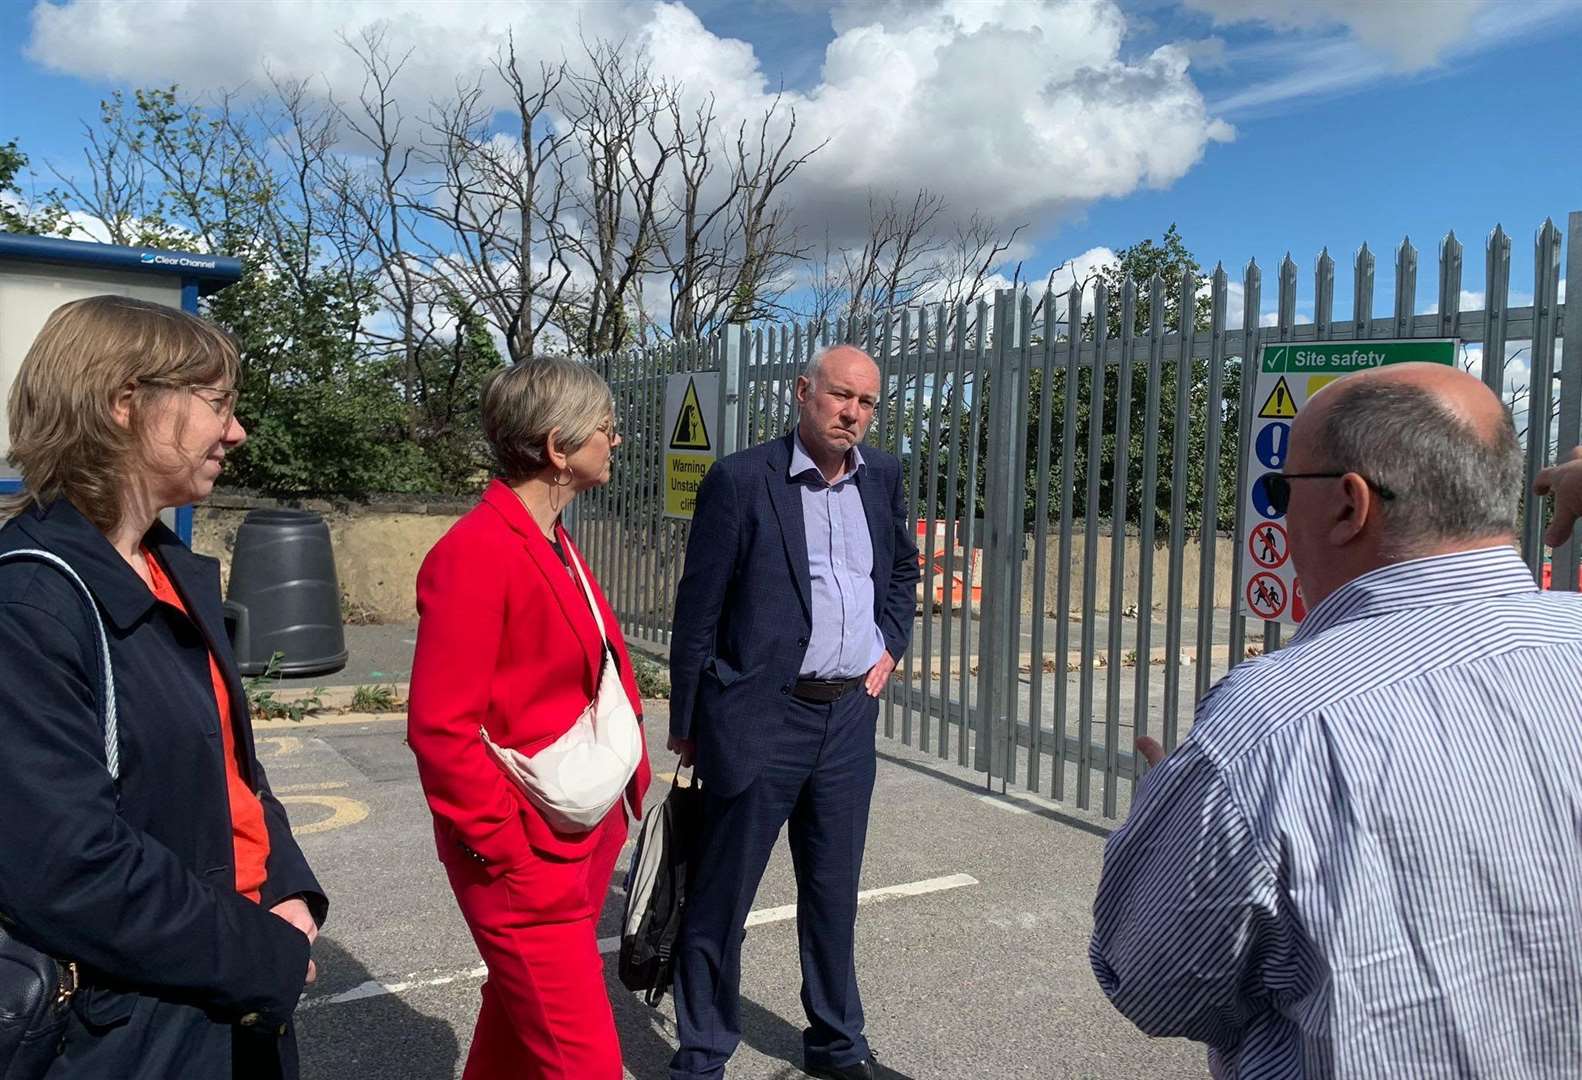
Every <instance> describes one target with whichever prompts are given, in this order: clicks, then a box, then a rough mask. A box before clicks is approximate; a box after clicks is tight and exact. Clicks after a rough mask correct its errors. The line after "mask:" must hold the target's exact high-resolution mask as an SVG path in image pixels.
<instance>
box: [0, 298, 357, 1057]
mask: <svg viewBox="0 0 1582 1080" xmlns="http://www.w3.org/2000/svg"><path fill="white" fill-rule="evenodd" d="M238 373H239V360H238V357H237V352H236V348H235V346H234V344H233V343H232V342H231V340H230V338H229V337H227V336H226V335H225V334H224V332H222V331H220V330H219V329H217V328H216V327H214V326H212V325H210V324H209V323H206V322H204V321H203V320H202V319H199V318H196V317H195V316H191V315H188V314H185V313H183V312H180V311H177V310H175V309H173V308H167V307H163V306H161V305H158V304H150V303H145V302H142V301H137V300H131V299H127V298H124V297H112V296H99V297H93V298H91V299H87V300H79V301H76V302H74V303H69V304H66V305H64V306H63V307H61V308H59V309H58V310H57V311H56V312H55V313H54V314H53V315H51V316H50V318H49V321H48V322H47V323H45V325H44V329H43V330H42V331H41V332H40V333H39V336H38V339H37V340H36V341H35V342H34V344H33V347H32V348H31V349H30V350H29V351H28V354H27V357H26V359H25V360H23V362H22V366H21V369H20V370H19V372H18V373H17V377H16V380H15V382H14V383H13V385H12V388H11V397H10V403H9V405H10V407H9V420H10V438H11V447H10V460H11V462H12V464H13V465H14V466H15V467H16V468H17V470H18V471H19V472H20V474H21V477H22V493H21V494H20V495H17V496H14V497H12V498H10V499H9V500H7V502H6V504H5V505H4V506H3V508H0V515H3V516H4V517H5V518H7V519H8V520H6V523H5V525H4V527H3V528H0V551H13V550H16V549H19V548H42V549H44V550H46V551H49V552H51V553H53V554H55V555H57V556H59V557H60V558H62V559H64V560H65V561H66V562H67V563H69V564H70V566H71V567H72V569H73V570H74V571H75V572H76V573H77V575H78V576H79V577H80V578H81V579H82V580H83V582H84V583H86V585H87V587H88V589H89V591H90V592H91V593H92V594H93V597H94V600H95V602H96V604H97V607H98V609H99V613H100V615H101V617H102V620H103V623H104V627H105V632H106V633H107V635H108V637H109V648H110V657H111V661H112V666H113V669H114V675H115V700H116V705H117V711H118V721H119V758H120V762H119V765H120V779H119V782H115V781H112V779H111V776H110V773H109V771H108V768H107V760H106V751H105V743H104V738H103V735H102V731H101V719H100V718H101V715H102V711H103V702H102V701H101V700H100V698H101V692H100V682H99V678H100V676H99V665H98V662H97V657H98V649H99V646H98V642H97V637H96V631H95V629H94V626H93V622H92V618H91V616H90V615H89V613H88V609H87V607H86V600H85V599H84V598H83V597H82V595H81V594H80V593H79V592H78V591H77V589H76V587H75V586H74V585H73V584H72V582H71V581H70V579H69V578H68V577H67V576H66V575H65V573H64V572H63V571H61V570H60V569H58V568H56V567H55V566H52V565H49V564H47V563H44V562H40V561H37V560H34V559H9V560H6V561H3V562H0V745H3V746H4V753H0V913H3V915H4V916H5V918H6V919H7V920H8V923H9V925H10V928H11V930H12V932H13V933H14V934H15V936H16V937H17V938H18V939H20V940H22V941H24V942H26V943H27V944H30V945H32V946H33V947H35V948H37V949H40V950H42V951H44V952H47V953H49V954H51V955H53V956H55V957H57V958H59V959H61V960H63V961H71V962H74V963H76V964H77V966H78V968H79V970H80V972H81V986H80V988H79V989H78V990H77V992H76V994H75V996H74V998H73V1000H72V1002H71V1008H72V1020H71V1022H70V1024H69V1026H68V1029H67V1032H66V1036H65V1039H64V1042H63V1045H62V1049H61V1052H60V1054H59V1056H58V1057H57V1058H56V1060H55V1062H54V1065H53V1066H52V1068H51V1069H50V1071H49V1073H48V1076H49V1077H50V1078H51V1080H54V1078H66V1077H83V1078H89V1077H92V1078H95V1080H98V1078H104V1077H138V1078H143V1077H147V1078H149V1080H154V1078H159V1080H165V1078H171V1077H182V1078H206V1077H230V1076H248V1077H254V1076H256V1077H271V1078H273V1077H288V1078H289V1077H294V1076H295V1075H296V1071H297V1070H296V1047H295V1043H294V1041H293V1036H292V1033H291V1024H290V1020H291V1014H292V1010H293V1009H294V1008H295V1007H296V1004H297V999H298V997H299V996H300V995H301V992H302V988H303V986H304V984H305V982H307V981H311V979H312V975H313V964H312V961H311V959H310V958H309V957H310V950H311V945H312V939H313V938H314V937H315V936H316V935H317V932H318V924H319V923H320V922H322V921H323V918H324V914H325V909H326V902H325V899H324V896H323V893H322V891H321V890H320V888H319V885H318V882H317V881H316V880H315V879H314V877H313V873H312V872H311V871H310V870H309V869H308V866H307V863H306V861H305V860H304V859H303V857H302V852H301V851H300V850H299V849H298V847H297V845H296V842H295V841H294V840H293V839H292V837H291V830H290V826H289V824H288V823H287V821H286V815H285V811H284V810H283V809H282V808H281V806H280V804H279V803H278V802H277V801H276V800H275V798H274V797H273V796H272V795H271V794H270V791H269V785H268V782H267V781H266V780H265V778H264V772H263V769H262V768H261V767H260V766H259V764H258V760H257V757H256V756H255V754H254V750H253V735H252V728H251V725H250V724H249V722H248V713H247V703H246V697H245V695H244V693H243V689H242V685H241V681H240V678H239V677H238V674H237V670H236V663H235V660H234V659H233V657H232V655H231V650H230V646H229V644H228V643H227V640H226V636H225V629H224V621H223V618H222V615H221V610H220V580H219V567H218V564H217V563H216V562H215V561H214V560H213V559H208V558H204V557H201V556H198V555H195V554H193V553H192V552H191V551H189V550H187V548H186V547H185V546H184V545H183V544H182V543H181V541H180V540H179V539H177V537H176V536H175V534H174V533H172V532H171V531H170V530H169V529H167V528H166V527H165V526H164V525H163V524H161V523H160V520H159V513H160V511H161V510H163V509H165V508H167V507H173V506H181V505H185V504H188V503H192V502H194V501H196V500H199V499H202V498H203V497H205V496H206V495H208V494H209V491H210V490H211V489H212V488H213V486H214V482H215V478H216V477H218V475H219V473H220V468H221V463H222V460H223V459H224V457H225V454H226V452H227V451H229V450H231V449H233V448H235V447H236V446H238V445H240V443H241V442H242V440H243V439H245V438H246V433H245V432H244V431H243V430H242V426H241V424H240V423H239V422H238V421H237V420H236V416H235V412H234V409H235V404H236V381H237V376H238Z"/></svg>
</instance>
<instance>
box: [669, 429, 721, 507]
mask: <svg viewBox="0 0 1582 1080" xmlns="http://www.w3.org/2000/svg"><path fill="white" fill-rule="evenodd" d="M682 415H683V416H685V415H686V410H682ZM713 464H714V455H713V454H666V455H665V516H667V517H680V518H690V517H691V516H692V511H693V510H694V509H695V508H696V507H697V505H698V488H699V487H700V486H702V484H703V477H704V476H705V475H706V474H707V473H708V471H709V468H710V466H712V465H713Z"/></svg>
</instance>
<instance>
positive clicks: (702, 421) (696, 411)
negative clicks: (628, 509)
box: [660, 371, 720, 520]
mask: <svg viewBox="0 0 1582 1080" xmlns="http://www.w3.org/2000/svg"><path fill="white" fill-rule="evenodd" d="M719 388H720V376H719V373H718V372H714V371H692V372H681V373H679V374H676V375H672V376H670V378H669V379H668V380H667V381H666V382H665V423H664V426H663V427H662V428H661V429H660V430H662V431H664V432H665V433H666V436H667V438H666V442H665V469H664V477H663V479H664V485H665V516H666V517H673V518H685V519H689V520H690V519H691V517H692V511H693V508H694V507H695V506H696V505H697V501H698V487H699V486H700V485H701V484H702V483H703V477H704V475H705V474H706V473H707V472H708V471H709V467H710V466H712V465H713V464H714V459H715V456H716V455H717V454H718V453H719V443H718V440H717V439H715V438H714V430H713V429H714V427H715V425H716V424H717V423H718V419H717V415H718V414H717V412H716V410H717V409H718V407H719V392H720V391H719Z"/></svg>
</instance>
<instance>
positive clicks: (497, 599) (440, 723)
mask: <svg viewBox="0 0 1582 1080" xmlns="http://www.w3.org/2000/svg"><path fill="white" fill-rule="evenodd" d="M556 528H557V530H559V526H558V525H557V526H556ZM559 536H560V542H561V546H562V547H563V548H564V549H565V550H566V551H567V552H568V553H569V554H570V556H571V557H572V558H574V559H576V560H577V561H578V562H579V563H580V564H581V565H582V567H583V569H584V570H585V571H587V573H588V580H589V582H590V583H591V584H592V586H593V591H594V596H595V598H596V599H597V600H598V603H599V608H600V611H601V613H602V614H603V617H604V625H605V629H606V630H607V631H608V632H609V634H610V638H611V641H612V643H613V644H614V646H615V653H616V656H617V658H618V659H619V661H620V675H621V683H622V685H624V686H625V687H626V693H627V696H628V697H630V698H631V700H632V707H633V708H634V709H636V710H637V712H638V715H639V716H641V715H642V703H641V701H640V699H639V697H638V693H637V680H636V677H635V676H634V674H633V672H632V662H631V658H630V657H629V656H628V655H627V652H626V643H625V641H624V640H623V639H622V637H621V631H620V624H619V623H618V622H617V621H616V618H615V613H614V612H613V611H612V610H611V609H610V605H609V602H608V601H607V600H606V599H605V597H604V591H603V590H602V589H600V588H599V584H598V582H597V581H594V580H593V573H592V571H588V570H587V562H586V561H585V560H584V559H583V558H582V554H581V553H580V552H578V551H577V550H576V548H575V547H574V546H573V545H572V543H571V538H570V537H569V536H567V535H566V533H565V532H564V530H560V531H559ZM417 609H418V631H417V652H416V655H415V656H414V658H413V661H412V692H411V701H410V702H409V704H408V712H407V741H408V743H409V744H410V745H411V747H412V752H413V753H414V754H416V755H417V765H418V775H419V777H420V778H421V780H422V783H423V791H424V794H425V795H426V796H427V798H428V804H429V808H430V809H431V810H432V811H433V813H434V831H435V840H436V842H437V844H438V846H439V854H440V858H441V859H442V860H447V861H448V860H449V859H451V858H454V857H455V856H457V855H458V854H461V852H460V850H459V845H465V846H466V847H468V848H471V849H472V850H473V851H474V852H476V853H477V854H478V855H479V856H481V857H482V858H483V860H484V862H485V863H486V864H488V865H489V866H490V867H491V868H492V869H493V870H494V871H495V872H499V871H501V870H503V869H504V868H505V867H507V866H509V865H512V864H513V863H519V862H520V861H521V860H522V859H523V858H524V857H525V856H527V855H528V854H529V853H530V851H532V850H536V851H538V852H540V853H542V854H548V855H551V856H553V857H556V858H560V859H565V858H576V857H579V856H582V855H585V854H587V853H588V852H589V851H591V846H590V845H591V843H592V841H593V838H594V836H595V835H596V833H597V832H598V830H592V831H590V832H588V833H583V834H567V833H559V832H556V831H555V830H554V829H552V828H551V827H550V826H549V824H548V823H547V822H546V821H545V820H544V818H543V816H542V815H541V814H539V813H538V811H536V810H535V809H534V808H533V806H532V804H531V803H529V802H528V801H527V799H526V797H525V796H523V795H522V794H521V793H520V792H519V791H518V790H517V789H516V787H515V785H513V784H512V783H511V782H510V781H508V780H507V779H506V778H505V775H504V774H503V773H502V772H501V771H500V768H499V766H498V765H496V764H495V762H494V759H493V758H491V757H490V756H489V753H488V751H487V750H486V749H485V748H484V745H483V741H482V740H481V739H480V738H479V736H478V727H479V725H482V726H483V727H485V728H487V729H488V731H489V737H490V738H491V739H493V740H494V741H495V742H496V743H499V744H500V745H501V746H508V747H512V748H514V749H516V750H520V751H522V752H523V753H524V754H532V753H533V752H534V751H536V750H539V749H542V748H543V747H545V746H548V745H549V744H550V743H552V742H554V741H555V739H557V738H559V737H560V736H561V735H562V734H564V733H565V732H566V731H567V730H568V729H569V728H570V727H571V725H572V724H573V723H574V722H575V721H576V719H577V717H578V715H580V714H581V712H582V710H583V709H585V708H586V707H587V705H588V702H589V701H591V700H592V698H593V693H594V690H595V688H596V687H597V686H598V681H599V665H600V656H601V653H602V646H601V644H600V641H599V631H598V626H597V624H596V623H595V622H594V621H593V613H592V612H591V611H589V610H588V602H587V600H586V599H585V598H584V596H583V593H582V586H581V584H580V583H579V582H578V581H577V580H576V579H575V578H574V577H573V576H572V575H571V574H568V573H567V572H566V567H565V565H564V564H563V563H562V562H561V561H560V557H559V556H557V555H556V554H555V549H554V548H553V547H551V546H550V544H549V541H547V540H545V539H544V536H543V533H541V532H540V531H539V529H538V526H537V524H536V523H534V521H533V519H532V517H531V516H529V514H528V512H527V510H526V508H524V507H523V506H522V503H521V500H519V499H518V498H517V497H516V494H515V493H514V492H513V491H511V489H510V488H508V487H506V486H505V484H503V483H501V482H500V481H498V480H496V481H494V482H492V483H491V484H490V485H489V487H488V489H487V490H486V491H485V492H484V495H483V501H482V502H480V503H479V504H478V505H477V506H475V507H473V509H472V510H470V511H469V512H468V513H467V514H466V515H465V516H464V517H462V518H461V520H459V521H457V522H456V524H455V525H453V526H452V527H451V529H450V531H449V532H447V533H446V534H445V535H444V536H442V537H441V538H440V541H439V543H437V544H435V545H434V548H433V550H432V551H430V552H429V553H428V556H427V558H425V559H424V560H423V567H422V569H421V570H419V571H418V578H417ZM649 777H650V771H649V764H648V751H647V748H646V747H644V750H643V758H642V760H641V761H640V762H639V763H638V767H637V773H636V775H635V776H633V778H632V782H631V784H630V785H629V786H628V788H627V790H626V799H627V802H628V803H629V805H630V806H631V809H632V815H633V816H634V817H639V816H641V813H642V805H643V793H644V792H645V791H646V790H647V789H648V782H649Z"/></svg>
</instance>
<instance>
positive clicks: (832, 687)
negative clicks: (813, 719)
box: [791, 675, 864, 705]
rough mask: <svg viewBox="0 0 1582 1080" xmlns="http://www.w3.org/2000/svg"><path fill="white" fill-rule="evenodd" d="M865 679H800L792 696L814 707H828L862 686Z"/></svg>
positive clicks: (854, 677) (859, 676) (858, 677)
mask: <svg viewBox="0 0 1582 1080" xmlns="http://www.w3.org/2000/svg"><path fill="white" fill-rule="evenodd" d="M863 679H864V676H862V675H854V676H852V677H851V678H849V679H798V680H797V681H796V686H795V687H793V688H792V690H791V694H792V696H793V697H796V698H798V699H799V700H802V701H806V702H810V703H812V704H814V705H828V704H829V703H830V702H832V701H839V700H840V699H841V698H843V697H845V696H846V695H847V694H849V693H851V691H852V690H854V689H856V688H857V687H859V686H861V685H862V684H863Z"/></svg>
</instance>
